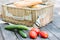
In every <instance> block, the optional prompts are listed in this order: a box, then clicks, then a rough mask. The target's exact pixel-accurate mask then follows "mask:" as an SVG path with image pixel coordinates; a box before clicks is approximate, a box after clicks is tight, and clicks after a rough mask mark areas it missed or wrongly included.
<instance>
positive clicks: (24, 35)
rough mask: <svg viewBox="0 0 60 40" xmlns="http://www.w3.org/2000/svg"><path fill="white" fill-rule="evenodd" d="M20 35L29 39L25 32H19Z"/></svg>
mask: <svg viewBox="0 0 60 40" xmlns="http://www.w3.org/2000/svg"><path fill="white" fill-rule="evenodd" d="M19 34H20V35H21V36H22V37H23V38H26V37H27V34H26V33H24V31H23V30H19Z"/></svg>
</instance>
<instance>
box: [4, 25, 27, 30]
mask: <svg viewBox="0 0 60 40" xmlns="http://www.w3.org/2000/svg"><path fill="white" fill-rule="evenodd" d="M5 29H7V30H14V29H19V30H20V29H21V30H28V27H27V26H25V25H7V26H6V27H5Z"/></svg>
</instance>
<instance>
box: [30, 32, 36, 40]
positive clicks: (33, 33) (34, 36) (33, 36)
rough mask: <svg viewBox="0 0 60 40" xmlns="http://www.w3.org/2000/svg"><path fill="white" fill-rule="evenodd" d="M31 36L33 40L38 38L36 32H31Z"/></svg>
mask: <svg viewBox="0 0 60 40" xmlns="http://www.w3.org/2000/svg"><path fill="white" fill-rule="evenodd" d="M29 36H30V38H33V39H35V38H37V34H36V32H35V31H30V33H29Z"/></svg>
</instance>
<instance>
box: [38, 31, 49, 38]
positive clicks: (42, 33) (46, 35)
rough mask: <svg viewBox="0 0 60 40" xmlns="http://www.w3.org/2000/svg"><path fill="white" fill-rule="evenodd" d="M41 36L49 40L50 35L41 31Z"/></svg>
mask: <svg viewBox="0 0 60 40" xmlns="http://www.w3.org/2000/svg"><path fill="white" fill-rule="evenodd" d="M39 34H40V36H41V37H42V38H48V33H47V32H45V31H40V33H39Z"/></svg>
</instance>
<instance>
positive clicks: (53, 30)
mask: <svg viewBox="0 0 60 40" xmlns="http://www.w3.org/2000/svg"><path fill="white" fill-rule="evenodd" d="M46 29H47V30H48V31H50V32H51V33H52V34H53V35H55V37H56V38H58V39H59V40H60V29H57V28H56V26H54V25H53V24H52V23H51V24H49V25H48V26H47V27H46Z"/></svg>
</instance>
